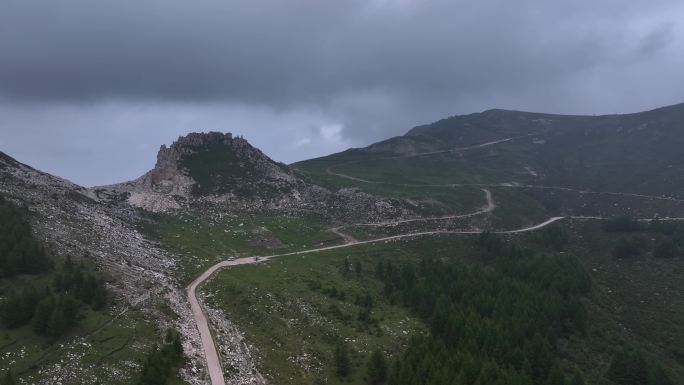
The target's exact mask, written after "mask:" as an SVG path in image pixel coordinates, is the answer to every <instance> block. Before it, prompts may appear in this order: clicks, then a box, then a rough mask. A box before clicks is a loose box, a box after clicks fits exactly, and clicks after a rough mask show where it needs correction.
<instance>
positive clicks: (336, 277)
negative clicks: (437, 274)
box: [203, 222, 684, 385]
mask: <svg viewBox="0 0 684 385" xmlns="http://www.w3.org/2000/svg"><path fill="white" fill-rule="evenodd" d="M568 226H569V229H570V243H571V246H570V251H571V252H573V253H576V255H578V257H579V258H580V259H581V261H582V262H583V264H584V265H585V267H586V268H587V271H588V272H589V273H590V275H591V277H592V281H593V289H592V295H591V297H590V298H589V299H588V300H587V302H586V305H587V308H588V310H589V317H590V327H589V330H588V333H587V336H586V337H584V338H582V337H579V336H575V337H573V338H571V339H570V340H569V341H560V342H559V349H560V351H561V352H562V357H564V359H565V360H567V361H568V362H571V363H572V364H571V366H575V365H577V366H578V367H579V368H581V369H582V371H583V372H584V373H585V374H586V376H587V380H588V381H589V382H588V383H592V384H597V385H598V384H608V382H607V381H606V380H605V379H604V378H603V375H604V372H605V370H606V368H607V366H608V364H609V362H610V359H611V357H612V355H613V354H614V353H615V352H617V351H619V350H620V349H621V346H623V345H628V346H637V347H639V348H641V349H644V350H645V351H646V352H647V353H648V354H649V355H651V356H653V357H655V358H656V359H657V360H658V361H660V362H662V363H663V364H664V365H665V366H666V367H667V368H668V370H669V371H670V372H671V373H672V376H673V380H674V382H675V383H680V382H681V381H682V379H684V359H683V357H684V355H683V352H682V350H681V348H680V347H681V346H683V345H682V344H683V343H684V328H682V326H681V325H684V322H682V321H684V307H682V306H681V303H679V302H680V301H678V299H679V298H681V295H682V294H684V293H683V292H684V286H682V284H683V283H682V281H681V279H680V277H681V272H682V268H684V265H683V264H682V263H683V262H682V260H681V259H675V260H668V261H663V260H652V259H640V260H635V261H616V260H614V259H613V258H612V256H611V255H610V252H611V250H612V245H613V244H614V242H616V240H617V238H619V237H620V236H621V235H611V234H607V233H604V232H603V231H602V229H601V227H600V224H598V223H596V222H572V223H570V224H569V225H568ZM467 239H468V237H449V236H442V237H437V238H422V239H417V240H413V241H402V242H398V243H390V244H381V245H375V246H372V245H368V246H362V247H358V248H352V249H346V250H338V251H334V252H326V253H320V254H315V255H308V256H305V257H296V256H295V257H286V258H282V259H278V260H274V261H272V262H269V263H267V264H265V265H256V266H241V267H236V268H231V269H230V270H224V271H222V272H220V273H218V274H217V276H215V277H214V278H213V279H212V280H210V281H209V282H208V283H207V284H206V286H205V288H204V289H203V290H205V292H207V293H211V297H212V299H211V301H212V302H213V303H214V306H218V307H220V308H222V309H223V310H224V311H225V312H226V315H227V317H228V318H229V319H231V320H233V321H235V322H236V323H237V325H238V326H239V328H240V329H241V330H243V331H245V333H246V336H247V339H248V341H249V343H250V344H253V345H254V346H255V348H256V350H257V352H258V353H257V355H258V357H259V359H260V364H259V366H260V368H261V369H262V370H263V371H264V372H265V374H266V375H268V376H271V378H277V379H278V381H277V382H278V383H279V384H309V383H313V381H314V379H316V378H327V379H328V383H330V384H336V383H352V384H362V383H363V375H364V373H365V368H364V366H363V364H364V363H365V360H366V359H367V357H368V354H369V352H370V351H372V350H373V349H375V348H381V349H383V350H384V351H385V352H387V353H390V354H392V353H397V352H399V351H400V350H401V347H402V346H403V344H404V343H405V341H406V339H405V337H406V334H405V333H404V331H406V332H409V333H410V332H411V331H413V332H422V331H423V330H425V329H424V326H423V325H422V324H421V323H420V322H419V321H417V320H416V319H414V318H412V317H411V316H410V315H409V314H407V313H406V312H405V310H403V309H401V308H398V307H396V306H393V305H390V304H388V303H384V302H383V301H382V300H380V298H381V295H380V293H381V292H380V290H382V289H381V287H380V286H379V285H378V282H377V281H375V280H374V279H373V278H372V275H371V274H372V272H371V271H372V269H373V266H374V264H375V261H377V260H378V259H381V258H392V259H393V260H410V259H418V258H421V257H424V256H428V255H430V256H433V255H438V256H439V255H441V256H447V255H451V256H454V255H456V256H457V258H460V259H462V260H463V261H466V262H469V263H477V261H479V259H478V253H477V251H476V250H475V249H474V248H473V246H472V244H471V243H470V242H469V241H468V240H467ZM511 239H517V240H521V241H523V242H528V244H529V245H531V246H532V247H540V246H535V244H534V242H532V241H529V240H530V239H532V236H531V235H524V236H517V237H512V238H511ZM526 240H528V241H526ZM530 242H531V243H530ZM347 258H349V260H350V261H352V262H355V261H357V260H358V261H360V262H361V263H362V266H363V273H362V275H361V276H360V277H357V276H356V274H355V273H354V272H349V273H346V272H345V271H344V269H343V267H342V266H343V264H344V261H345V260H346V259H347ZM319 284H320V286H321V288H318V285H319ZM332 287H335V288H336V289H337V290H338V291H344V292H345V294H346V299H345V300H339V299H338V298H331V297H330V295H328V294H326V293H325V291H326V289H329V288H332ZM364 292H368V293H370V294H371V295H372V296H373V297H374V298H376V306H375V307H374V308H373V317H374V318H377V319H378V320H380V321H379V325H380V329H381V330H382V331H383V332H382V333H381V334H378V333H377V329H375V328H370V329H369V330H364V329H360V328H359V325H360V324H359V322H358V321H356V318H355V316H356V314H357V313H358V311H359V310H360V307H359V306H358V305H355V304H354V298H355V295H356V294H362V293H364ZM333 305H334V306H335V307H337V308H339V309H340V310H341V312H342V314H346V315H349V316H351V320H345V319H344V317H340V315H339V314H336V312H335V311H334V310H331V308H330V307H331V306H333ZM337 337H342V338H344V339H345V340H347V341H349V344H350V347H351V348H352V351H355V354H354V359H353V363H354V368H355V369H354V371H353V373H354V374H353V376H352V379H351V380H349V381H348V382H347V380H339V379H337V378H336V377H335V375H334V372H333V366H332V351H333V349H334V341H335V340H336V338H337Z"/></svg>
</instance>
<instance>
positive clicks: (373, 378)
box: [367, 350, 387, 385]
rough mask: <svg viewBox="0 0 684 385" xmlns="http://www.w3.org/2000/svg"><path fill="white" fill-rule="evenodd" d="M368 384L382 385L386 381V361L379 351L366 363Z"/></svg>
mask: <svg viewBox="0 0 684 385" xmlns="http://www.w3.org/2000/svg"><path fill="white" fill-rule="evenodd" d="M367 374H368V383H369V384H371V385H378V384H382V383H384V382H385V380H387V361H385V356H384V355H383V354H382V352H381V351H380V350H376V351H374V352H373V354H372V355H371V356H370V360H369V361H368V371H367Z"/></svg>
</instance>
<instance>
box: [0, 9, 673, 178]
mask: <svg viewBox="0 0 684 385" xmlns="http://www.w3.org/2000/svg"><path fill="white" fill-rule="evenodd" d="M682 68H684V2H682V1H681V0H630V1H625V0H557V1H549V0H515V1H511V0H468V1H461V0H432V1H430V0H365V1H361V0H344V1H336V0H330V1H323V0H320V1H319V0H259V1H254V0H197V1H190V0H186V1H179V0H115V1H114V0H111V1H105V0H102V1H93V0H59V1H55V0H42V1H38V0H2V1H0V151H3V152H6V153H8V154H10V155H12V156H14V157H15V158H17V159H18V160H20V161H22V162H24V163H28V164H30V165H32V166H34V167H37V168H40V169H42V170H45V171H48V172H51V173H54V174H57V175H60V176H64V177H66V178H68V179H71V180H73V181H74V182H77V183H80V184H83V185H86V186H90V185H98V184H106V183H113V182H118V181H123V180H127V179H132V178H135V177H137V176H139V175H141V174H143V173H144V172H145V171H146V170H148V169H149V168H151V167H152V166H153V165H154V161H155V156H156V152H157V150H158V148H159V146H160V145H161V144H162V143H166V144H170V143H171V142H172V141H173V140H174V139H175V138H176V137H177V136H178V135H181V134H184V133H187V132H191V131H210V130H213V131H230V132H233V133H235V134H239V135H243V136H245V137H246V138H247V139H248V140H249V141H250V142H252V143H253V144H254V145H256V146H258V147H260V148H261V149H262V150H264V151H265V152H266V153H267V154H269V155H270V156H271V157H272V158H274V159H276V160H279V161H283V162H288V163H289V162H293V161H297V160H301V159H306V158H310V157H315V156H319V155H325V154H328V153H331V152H336V151H340V150H343V149H345V148H348V147H351V146H353V147H359V146H363V145H367V144H370V143H372V142H374V141H377V140H380V139H384V138H387V137H390V136H395V135H400V134H403V133H404V132H406V131H407V130H408V129H410V128H411V127H413V126H415V125H418V124H422V123H429V122H431V121H434V120H437V119H440V118H443V117H447V116H450V115H454V114H461V113H470V112H477V111H481V110H485V109H489V108H507V109H521V110H531V111H541V112H556V113H582V114H600V113H615V112H634V111H639V110H645V109H651V108H654V107H658V106H662V105H668V104H675V103H680V102H684V73H683V72H682Z"/></svg>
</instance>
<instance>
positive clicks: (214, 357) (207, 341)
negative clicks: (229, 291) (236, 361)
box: [187, 217, 564, 385]
mask: <svg viewBox="0 0 684 385" xmlns="http://www.w3.org/2000/svg"><path fill="white" fill-rule="evenodd" d="M563 218H564V217H553V218H550V219H548V220H546V221H544V222H542V223H539V224H536V225H534V226H529V227H525V228H521V229H515V230H505V231H495V232H492V233H494V234H515V233H524V232H528V231H534V230H538V229H541V228H543V227H545V226H548V225H550V224H552V223H554V222H557V221H560V220H561V219H563ZM481 233H482V231H445V230H437V231H424V232H419V233H409V234H400V235H393V236H389V237H382V238H377V239H371V240H366V241H355V242H348V243H344V244H341V245H334V246H328V247H321V248H318V249H310V250H303V251H294V252H291V253H283V254H275V255H270V256H265V257H260V258H259V260H258V261H257V260H256V259H255V258H254V257H248V258H240V259H236V260H234V261H222V262H219V263H217V264H215V265H214V266H212V267H210V268H209V269H207V270H206V271H205V272H204V273H202V274H201V275H200V276H199V277H197V279H195V280H194V281H193V282H192V283H191V284H190V286H188V288H187V293H188V299H189V301H190V306H191V308H192V313H193V315H194V316H195V321H196V322H197V329H198V330H199V332H200V336H201V340H202V346H203V348H204V354H205V356H206V359H207V368H208V370H209V377H210V379H211V384H212V385H225V379H224V377H223V367H222V366H221V359H220V357H219V354H218V350H217V349H216V345H215V343H214V339H213V337H212V335H211V330H210V329H209V322H208V321H207V316H206V314H205V313H204V311H203V310H202V306H201V305H200V303H199V301H198V299H197V288H198V286H199V285H201V284H202V283H203V282H204V281H206V280H207V279H208V278H209V277H211V276H212V274H214V273H215V272H216V271H217V270H219V269H221V268H223V267H227V266H237V265H248V264H253V263H260V262H265V261H268V260H270V259H273V258H278V257H285V256H290V255H301V254H311V253H318V252H321V251H327V250H335V249H342V248H348V247H354V246H357V245H365V244H371V243H378V242H388V241H394V240H398V239H405V238H415V237H421V236H427V235H440V234H463V235H471V234H481Z"/></svg>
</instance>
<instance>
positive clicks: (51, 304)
mask: <svg viewBox="0 0 684 385" xmlns="http://www.w3.org/2000/svg"><path fill="white" fill-rule="evenodd" d="M54 311H55V300H54V298H53V297H52V295H49V296H48V297H46V298H43V299H42V300H41V301H40V302H39V303H38V306H37V307H36V314H35V317H34V319H33V331H34V332H35V333H36V334H38V335H39V336H45V335H47V333H48V327H49V325H50V320H51V317H52V313H53V312H54Z"/></svg>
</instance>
